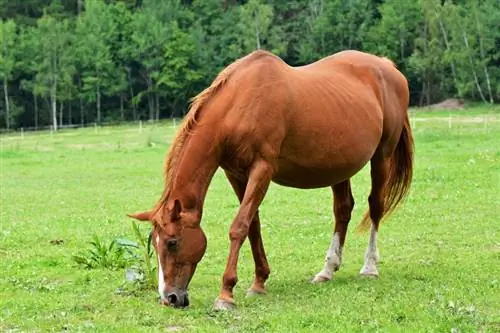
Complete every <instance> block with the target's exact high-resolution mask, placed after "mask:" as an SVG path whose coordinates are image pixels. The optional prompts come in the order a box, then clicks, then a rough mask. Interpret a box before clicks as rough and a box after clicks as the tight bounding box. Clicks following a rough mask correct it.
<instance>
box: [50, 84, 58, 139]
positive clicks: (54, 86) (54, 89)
mask: <svg viewBox="0 0 500 333" xmlns="http://www.w3.org/2000/svg"><path fill="white" fill-rule="evenodd" d="M56 93H57V82H56V81H54V82H53V83H52V89H51V92H50V101H51V103H52V127H53V128H54V131H57V99H56V98H57V94H56Z"/></svg>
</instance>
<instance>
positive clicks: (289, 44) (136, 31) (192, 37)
mask: <svg viewBox="0 0 500 333" xmlns="http://www.w3.org/2000/svg"><path fill="white" fill-rule="evenodd" d="M0 8H1V10H0V14H1V17H2V19H1V26H2V29H1V32H0V34H1V35H0V42H1V45H2V50H1V51H2V52H0V64H1V65H0V77H1V78H2V79H1V80H2V90H3V97H4V98H2V100H1V102H0V113H1V114H2V117H1V119H2V120H1V122H0V126H1V127H2V128H4V127H13V128H18V127H26V126H28V127H29V126H32V125H34V124H37V125H42V126H47V125H51V126H53V127H54V128H55V127H56V126H61V125H65V124H68V123H74V122H75V121H79V122H81V123H82V124H83V123H84V122H97V123H100V122H102V121H108V120H109V121H114V120H120V121H123V120H134V121H135V120H138V119H142V120H145V119H148V120H158V119H160V118H165V117H172V116H177V117H178V116H182V115H184V114H185V112H186V111H187V107H188V101H189V99H190V98H191V97H193V96H194V95H196V94H197V93H199V92H200V91H201V90H203V89H204V88H206V87H207V86H208V85H209V84H210V83H211V81H212V80H213V79H214V77H215V76H216V75H217V73H218V72H219V71H220V70H221V69H222V68H224V67H225V66H227V65H228V64H229V63H231V62H232V61H234V60H235V59H237V58H239V57H241V56H243V55H245V54H247V53H249V52H251V51H253V50H256V49H265V50H269V51H271V52H274V53H276V54H278V55H279V56H281V57H282V58H283V59H284V60H285V61H286V62H287V63H288V64H290V65H294V66H295V65H304V64H307V63H310V62H313V61H316V60H318V59H320V58H322V57H324V56H328V55H330V54H332V53H334V52H338V51H341V50H345V49H357V50H363V51H368V52H372V53H375V54H378V55H384V56H387V57H390V58H391V59H393V60H394V61H395V62H396V63H397V65H398V67H399V68H400V69H401V71H403V73H404V74H405V75H406V77H407V78H408V80H409V82H410V87H411V103H412V105H426V104H432V103H435V102H439V101H441V100H442V99H444V98H449V97H457V98H461V99H464V100H471V101H482V102H488V103H495V102H498V101H500V51H499V50H500V29H498V27H499V26H500V2H499V1H497V0H482V1H479V2H478V1H451V0H446V1H436V0H416V1H399V0H385V1H366V0H300V1H299V0H291V1H278V0H268V1H263V0H249V1H220V0H193V1H181V0H142V1H136V0H88V1H83V0H64V1H62V0H26V1H3V2H2V5H1V6H0ZM75 109H78V111H76V112H75V111H72V110H75ZM75 115H79V117H77V116H75ZM10 125H12V126H10Z"/></svg>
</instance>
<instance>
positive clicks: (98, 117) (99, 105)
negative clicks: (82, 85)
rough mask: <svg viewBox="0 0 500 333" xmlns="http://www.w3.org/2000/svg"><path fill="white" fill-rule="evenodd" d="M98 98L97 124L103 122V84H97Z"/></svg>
mask: <svg viewBox="0 0 500 333" xmlns="http://www.w3.org/2000/svg"><path fill="white" fill-rule="evenodd" d="M96 99H97V124H98V125H100V124H101V86H100V85H99V84H97V91H96Z"/></svg>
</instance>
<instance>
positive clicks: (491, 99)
mask: <svg viewBox="0 0 500 333" xmlns="http://www.w3.org/2000/svg"><path fill="white" fill-rule="evenodd" d="M475 17H476V27H477V33H478V35H479V36H478V37H479V52H480V54H481V60H482V63H483V68H484V76H485V77H486V86H487V87H488V97H489V99H490V103H491V104H493V103H494V101H493V93H492V91H491V82H490V74H489V73H488V67H487V66H486V63H487V62H486V56H485V54H484V45H483V35H482V33H481V25H480V24H479V19H478V17H477V8H476V9H475Z"/></svg>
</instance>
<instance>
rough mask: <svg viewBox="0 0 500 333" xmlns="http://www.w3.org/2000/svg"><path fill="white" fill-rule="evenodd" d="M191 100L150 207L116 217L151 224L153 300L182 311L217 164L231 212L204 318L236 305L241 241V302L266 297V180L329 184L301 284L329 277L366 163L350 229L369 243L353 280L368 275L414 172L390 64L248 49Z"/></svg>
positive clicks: (364, 56)
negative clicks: (247, 254) (315, 255)
mask: <svg viewBox="0 0 500 333" xmlns="http://www.w3.org/2000/svg"><path fill="white" fill-rule="evenodd" d="M190 102H191V103H190V107H189V111H188V113H187V114H186V116H185V117H184V120H183V123H182V125H181V128H180V129H179V130H178V131H177V133H176V135H175V137H174V139H173V141H172V144H171V146H170V150H169V152H168V154H167V156H166V162H165V167H164V173H165V174H164V182H165V185H164V189H163V193H162V194H161V197H160V199H159V200H158V201H157V203H156V204H155V205H154V206H153V208H152V209H150V210H148V211H143V212H139V213H134V214H127V215H128V216H129V217H131V218H134V219H137V220H139V221H149V222H150V223H151V225H152V229H151V233H152V238H153V240H154V247H155V251H156V254H157V259H158V292H159V294H160V298H161V303H163V304H164V305H167V306H173V307H185V306H188V305H189V299H188V293H187V289H188V285H189V283H190V281H191V279H192V277H193V275H194V273H195V270H196V267H197V265H198V263H199V262H200V261H201V259H202V257H203V255H204V253H205V250H206V244H207V240H206V237H205V234H204V232H203V230H202V228H201V220H202V214H203V206H204V200H205V196H206V193H207V191H208V187H209V184H210V182H211V180H212V177H213V176H214V174H215V172H216V171H217V170H218V169H219V168H221V169H222V170H223V172H224V174H225V176H226V177H227V179H228V181H229V183H230V185H231V186H232V188H233V190H234V192H235V194H236V196H237V197H238V199H239V202H240V205H239V208H238V212H237V214H236V216H235V217H234V219H233V221H232V223H231V226H230V228H229V240H230V249H229V255H228V257H227V264H226V267H225V271H224V274H223V276H222V285H221V290H220V294H219V295H218V297H217V298H216V300H215V303H214V304H213V308H214V309H215V310H228V309H233V308H234V307H235V306H236V302H235V300H234V298H233V288H234V287H235V286H236V284H237V281H238V276H237V263H238V255H239V251H240V248H241V246H242V244H243V242H244V241H245V239H246V238H247V237H248V239H249V242H250V247H251V251H252V255H253V259H254V263H255V277H254V280H253V283H252V285H251V287H250V289H249V290H248V294H249V295H255V294H257V295H258V294H266V293H267V290H266V287H265V282H266V280H267V279H268V277H269V275H270V268H269V264H268V261H267V258H266V253H265V250H264V245H263V241H262V237H261V226H260V217H259V206H260V204H261V202H262V200H263V198H264V196H265V194H266V192H267V189H268V187H269V185H270V183H271V182H273V183H276V184H279V185H281V186H286V187H293V188H297V189H315V188H325V187H331V189H332V192H333V213H334V214H333V215H334V220H335V224H334V230H333V233H332V238H331V243H330V245H329V248H328V250H327V252H326V256H325V259H324V264H323V268H322V270H321V271H319V273H317V274H316V275H315V276H314V277H313V278H312V280H311V282H312V283H322V282H325V281H329V280H331V279H332V278H333V275H334V273H335V272H336V271H337V270H338V269H339V268H340V266H341V263H342V251H343V246H344V242H345V238H346V232H347V228H348V224H349V221H350V219H351V212H352V210H353V207H354V198H353V195H352V192H351V185H350V178H351V177H353V176H354V175H355V174H357V173H358V172H359V171H360V170H361V169H362V168H363V167H364V166H365V165H367V164H368V162H370V175H371V191H370V194H369V196H368V205H369V209H368V211H367V212H366V213H365V215H364V217H363V218H362V220H361V223H360V224H359V225H358V230H360V231H367V230H368V229H370V236H369V242H368V247H367V249H366V251H365V254H364V265H363V266H362V268H361V270H360V275H362V276H375V277H378V276H379V272H378V269H377V263H378V261H379V253H378V250H377V233H378V229H379V225H380V223H381V221H382V220H385V217H387V216H388V215H389V214H390V213H391V212H393V211H394V209H395V208H396V207H397V206H398V205H399V204H400V203H401V202H402V201H403V199H404V198H405V197H407V194H408V192H409V189H410V185H411V182H412V170H413V164H414V161H413V160H414V141H413V134H412V130H411V126H410V124H409V118H408V106H409V88H408V82H407V79H406V77H405V76H404V75H403V74H402V73H401V72H400V71H399V70H398V69H397V66H396V65H395V64H394V63H393V62H392V61H391V60H390V59H388V58H386V57H381V56H377V55H374V54H369V53H365V52H361V51H355V50H345V51H341V52H338V53H335V54H331V55H329V56H327V57H324V58H322V59H319V60H317V61H316V62H312V63H309V64H306V65H304V66H295V67H294V66H290V65H288V64H287V63H286V62H285V61H283V60H282V59H281V58H280V57H279V56H277V55H275V54H273V53H271V52H268V51H264V50H257V51H254V52H252V53H250V54H247V55H246V56H243V57H241V58H239V59H237V60H236V61H234V62H233V63H231V64H230V65H228V66H227V67H225V68H224V69H223V70H222V71H221V72H219V74H218V75H217V76H216V78H215V79H214V80H213V82H212V83H211V85H210V86H209V87H208V88H206V89H205V90H203V91H202V92H201V93H199V94H198V95H196V96H195V97H194V98H193V99H192V100H191V101H190Z"/></svg>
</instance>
